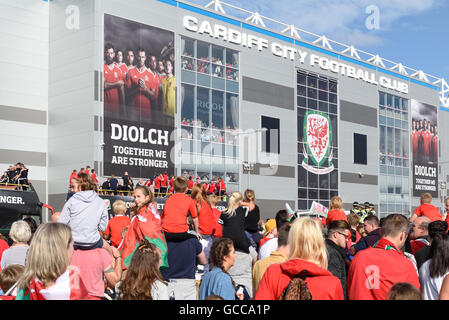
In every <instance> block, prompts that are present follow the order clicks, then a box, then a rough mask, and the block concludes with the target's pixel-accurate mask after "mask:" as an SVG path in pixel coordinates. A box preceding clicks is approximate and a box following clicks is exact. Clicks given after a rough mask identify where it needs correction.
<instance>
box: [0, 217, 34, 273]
mask: <svg viewBox="0 0 449 320" xmlns="http://www.w3.org/2000/svg"><path fill="white" fill-rule="evenodd" d="M9 237H10V238H11V239H12V241H13V244H12V246H11V247H10V248H9V249H7V250H5V251H4V252H3V254H2V259H1V268H2V269H5V268H6V267H8V266H9V265H12V264H19V265H21V266H25V260H26V256H27V253H28V249H29V248H30V246H29V245H28V241H30V239H31V229H30V226H29V225H28V223H27V222H25V221H23V220H18V221H15V222H14V223H13V224H12V226H11V229H10V231H9Z"/></svg>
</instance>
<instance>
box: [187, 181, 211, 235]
mask: <svg viewBox="0 0 449 320" xmlns="http://www.w3.org/2000/svg"><path fill="white" fill-rule="evenodd" d="M191 198H192V199H193V201H194V202H195V205H196V207H197V210H198V230H199V231H200V234H201V236H202V237H203V239H204V236H209V237H210V236H211V235H212V234H213V232H214V228H215V222H214V217H213V215H212V208H211V205H210V203H209V199H208V198H207V195H206V190H205V189H204V186H203V185H202V184H201V183H196V184H195V185H194V186H193V188H192V194H191Z"/></svg>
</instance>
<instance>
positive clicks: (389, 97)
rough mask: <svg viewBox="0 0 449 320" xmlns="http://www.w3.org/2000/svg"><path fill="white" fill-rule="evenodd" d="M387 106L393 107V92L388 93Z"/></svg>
mask: <svg viewBox="0 0 449 320" xmlns="http://www.w3.org/2000/svg"><path fill="white" fill-rule="evenodd" d="M387 107H388V108H392V107H393V96H392V95H391V94H387Z"/></svg>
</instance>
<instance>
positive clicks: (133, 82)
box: [126, 67, 160, 118]
mask: <svg viewBox="0 0 449 320" xmlns="http://www.w3.org/2000/svg"><path fill="white" fill-rule="evenodd" d="M140 79H143V80H144V82H145V85H146V87H147V88H148V89H150V90H151V89H155V94H156V101H157V98H158V88H159V82H160V80H159V76H158V75H157V74H155V73H152V72H151V70H150V69H147V68H146V67H145V68H143V70H142V71H140V70H139V69H138V68H132V69H129V70H128V73H127V75H126V86H127V87H128V88H130V89H131V90H137V91H136V93H135V94H134V96H132V97H130V107H131V109H132V112H133V113H134V114H140V116H141V117H143V118H151V100H150V97H149V96H148V95H147V94H146V93H145V91H144V89H142V88H141V87H140V85H139V80H140Z"/></svg>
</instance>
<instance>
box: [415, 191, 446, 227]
mask: <svg viewBox="0 0 449 320" xmlns="http://www.w3.org/2000/svg"><path fill="white" fill-rule="evenodd" d="M431 203H432V195H431V194H430V193H427V192H426V193H423V194H422V195H421V205H420V206H419V207H418V208H416V210H415V212H414V213H413V215H412V217H411V218H410V222H414V221H415V219H416V218H417V217H420V216H426V217H428V218H429V219H430V220H431V221H432V222H433V221H437V220H443V216H442V215H441V213H440V210H438V208H437V207H435V206H433V205H432V204H431Z"/></svg>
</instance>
